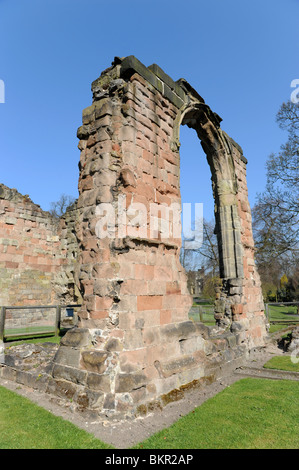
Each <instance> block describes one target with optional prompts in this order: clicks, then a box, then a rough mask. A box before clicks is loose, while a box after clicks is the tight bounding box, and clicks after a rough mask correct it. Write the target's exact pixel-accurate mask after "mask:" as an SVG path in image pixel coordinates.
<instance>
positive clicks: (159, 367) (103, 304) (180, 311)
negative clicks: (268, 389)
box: [48, 56, 267, 416]
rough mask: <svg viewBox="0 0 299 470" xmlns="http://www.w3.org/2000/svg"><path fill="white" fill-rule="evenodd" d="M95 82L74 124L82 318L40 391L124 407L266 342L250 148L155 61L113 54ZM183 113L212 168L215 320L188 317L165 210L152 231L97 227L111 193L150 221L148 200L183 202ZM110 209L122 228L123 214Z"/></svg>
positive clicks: (115, 411) (206, 374) (145, 404)
mask: <svg viewBox="0 0 299 470" xmlns="http://www.w3.org/2000/svg"><path fill="white" fill-rule="evenodd" d="M92 92H93V104H92V105H91V106H90V107H88V108H86V109H85V110H84V111H83V125H82V126H81V127H80V128H79V129H78V138H79V149H80V151H81V156H80V165H79V168H80V177H79V194H80V195H79V199H78V209H79V212H80V215H79V219H78V224H77V236H78V241H79V253H80V254H79V281H80V285H81V292H82V296H83V306H82V309H81V312H80V322H79V325H78V327H77V328H74V329H73V330H71V331H69V332H68V333H67V334H66V335H65V336H64V337H63V339H62V341H61V346H60V348H59V351H58V353H57V355H56V357H55V360H54V367H53V374H52V378H51V380H50V381H49V387H48V391H50V392H51V393H55V394H56V395H58V396H61V397H65V396H68V397H69V398H71V399H72V400H73V402H74V403H77V405H78V407H79V408H80V407H83V408H87V409H89V410H93V411H96V412H98V413H103V414H105V415H108V416H110V415H112V416H117V415H132V413H133V414H134V413H136V412H137V413H142V412H146V411H148V410H150V409H151V407H153V406H163V404H165V403H167V401H168V400H169V399H171V396H172V394H173V391H176V394H179V393H181V391H182V390H183V389H184V387H189V386H190V384H200V383H205V382H207V381H212V380H216V378H217V377H219V376H221V374H223V373H224V371H225V370H226V369H227V368H229V367H235V366H236V364H239V363H240V361H241V360H242V358H244V356H245V355H246V353H247V352H248V351H249V350H250V349H251V348H254V347H259V346H262V345H263V344H264V340H265V337H266V335H267V331H266V322H265V317H264V306H263V301H262V294H261V288H260V280H259V276H258V273H257V271H256V268H255V264H254V247H253V238H252V229H251V213H250V207H249V203H248V195H247V183H246V159H245V157H244V156H243V153H242V150H241V148H240V147H239V146H238V145H237V144H236V143H235V142H234V141H233V140H232V139H231V138H230V137H229V136H227V135H226V134H225V132H223V131H222V130H221V128H220V122H221V118H219V116H218V115H217V114H215V113H213V112H212V111H211V110H210V108H209V107H208V106H207V105H206V104H205V102H204V100H203V99H202V98H201V97H200V96H199V95H198V93H197V92H196V91H195V90H194V89H193V88H192V87H191V86H190V85H189V84H188V83H187V82H186V81H185V80H183V79H182V80H179V81H177V82H174V81H173V80H172V79H171V78H170V77H168V76H167V75H166V74H165V73H164V72H163V71H162V70H161V69H160V68H159V67H158V66H156V65H153V66H151V67H145V66H144V65H143V64H141V63H140V62H139V61H138V60H137V59H135V57H133V56H130V57H127V58H125V59H119V58H116V59H115V61H114V63H113V64H112V67H110V68H109V69H107V70H106V71H105V72H103V74H102V75H101V77H99V79H97V80H96V81H95V82H94V83H93V84H92ZM181 124H183V125H188V126H189V127H193V128H194V129H195V130H196V132H197V134H198V136H199V138H200V140H201V143H202V146H203V149H204V151H205V153H206V155H207V160H208V163H209V165H210V168H211V174H212V185H213V193H214V198H215V221H216V231H217V236H218V242H219V247H220V271H221V277H222V285H221V286H219V289H218V293H217V300H216V303H215V311H216V313H215V318H216V323H217V324H216V327H215V328H214V329H210V328H208V327H206V326H204V325H203V324H200V323H196V322H193V321H190V320H189V318H188V312H189V309H190V306H191V304H192V298H191V296H190V294H189V292H188V289H187V278H186V274H185V271H184V269H183V268H182V266H181V265H180V261H179V252H180V247H181V240H180V237H177V236H176V237H172V236H170V237H168V239H167V240H165V239H164V238H163V237H162V236H161V233H162V230H161V228H162V227H163V225H164V224H165V223H167V219H165V217H164V216H163V210H161V213H160V214H156V216H155V217H156V219H157V222H158V227H160V232H159V230H158V233H157V234H156V236H153V235H152V234H151V232H150V230H149V226H148V225H145V226H144V227H143V228H144V230H143V232H142V236H140V232H138V230H136V231H135V232H134V230H133V231H131V232H130V233H126V236H119V232H118V235H116V236H115V234H113V233H112V236H111V237H110V238H108V237H106V238H99V236H98V233H97V224H98V222H99V217H98V213H97V207H98V206H99V204H110V205H111V206H112V207H113V208H114V209H115V213H116V214H118V215H119V213H122V207H121V206H120V205H119V200H120V199H119V196H122V197H123V198H124V200H125V203H126V208H129V206H130V204H132V203H139V204H140V203H141V204H142V205H143V206H144V207H145V208H146V212H147V216H148V217H147V222H149V220H150V214H149V211H150V203H151V202H152V203H158V204H161V206H164V207H169V205H170V204H171V203H176V204H179V205H180V204H181V200H180V189H179V187H180V186H179V184H180V183H179V174H180V155H179V127H180V125H181ZM127 216H128V218H131V217H133V216H134V214H132V213H128V214H127ZM117 220H118V225H117V230H122V229H123V228H124V226H125V221H124V219H121V218H117ZM159 224H160V225H159ZM136 228H138V227H136ZM139 228H140V227H139ZM176 396H177V395H176Z"/></svg>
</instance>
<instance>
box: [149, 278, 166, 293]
mask: <svg viewBox="0 0 299 470" xmlns="http://www.w3.org/2000/svg"><path fill="white" fill-rule="evenodd" d="M147 288H148V294H149V295H165V294H166V287H165V283H164V282H161V281H155V280H152V281H148V282H147Z"/></svg>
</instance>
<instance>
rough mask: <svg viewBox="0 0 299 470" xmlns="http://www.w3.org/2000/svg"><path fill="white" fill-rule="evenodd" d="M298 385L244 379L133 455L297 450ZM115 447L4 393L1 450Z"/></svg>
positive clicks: (0, 415)
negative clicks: (178, 451) (167, 451)
mask: <svg viewBox="0 0 299 470" xmlns="http://www.w3.org/2000/svg"><path fill="white" fill-rule="evenodd" d="M298 416H299V382H295V381H287V380H265V379H264V380H263V379H241V380H239V381H238V382H236V383H235V384H233V385H232V386H231V387H228V388H226V389H225V390H223V391H222V392H220V393H219V394H218V395H216V396H215V397H213V398H211V399H209V400H207V401H206V402H205V403H203V404H202V405H201V406H200V407H198V408H196V409H195V410H194V411H193V412H191V413H189V414H188V415H187V416H184V417H182V418H181V419H180V420H178V421H177V422H176V423H175V424H173V425H172V426H171V427H169V428H167V429H165V430H163V431H160V432H158V433H157V434H155V435H153V436H152V437H150V438H149V439H146V440H145V441H143V442H141V443H140V444H138V445H137V446H135V447H134V448H135V449H139V448H143V449H294V448H296V449H298V448H299V420H298ZM107 448H112V447H111V446H109V445H107V444H104V443H103V442H101V441H100V440H98V439H96V438H95V437H93V436H92V435H91V434H88V433H87V432H85V431H84V430H81V429H78V428H77V427H75V426H74V425H73V424H71V423H69V422H67V421H65V420H63V419H62V418H59V417H56V416H54V415H52V414H51V413H49V412H48V411H46V410H44V409H42V408H40V407H38V406H37V405H35V404H33V403H31V402H30V401H29V400H27V399H26V398H24V397H21V396H19V395H17V394H16V393H14V392H11V391H9V390H7V389H5V388H3V387H0V449H107Z"/></svg>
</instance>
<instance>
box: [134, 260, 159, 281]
mask: <svg viewBox="0 0 299 470" xmlns="http://www.w3.org/2000/svg"><path fill="white" fill-rule="evenodd" d="M154 274H155V267H154V266H147V265H145V264H136V265H135V278H136V279H142V280H144V281H148V280H152V279H154Z"/></svg>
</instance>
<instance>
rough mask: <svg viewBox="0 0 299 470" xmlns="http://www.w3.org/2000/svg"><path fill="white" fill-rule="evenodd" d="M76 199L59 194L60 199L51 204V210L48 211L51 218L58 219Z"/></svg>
mask: <svg viewBox="0 0 299 470" xmlns="http://www.w3.org/2000/svg"><path fill="white" fill-rule="evenodd" d="M75 200H76V198H74V197H73V196H68V195H66V194H61V196H60V198H59V200H58V201H56V202H51V209H50V210H49V212H50V214H51V215H52V217H55V219H59V217H61V216H62V215H63V214H65V211H66V210H67V208H68V207H69V206H71V205H72V204H73V203H74V202H75Z"/></svg>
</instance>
